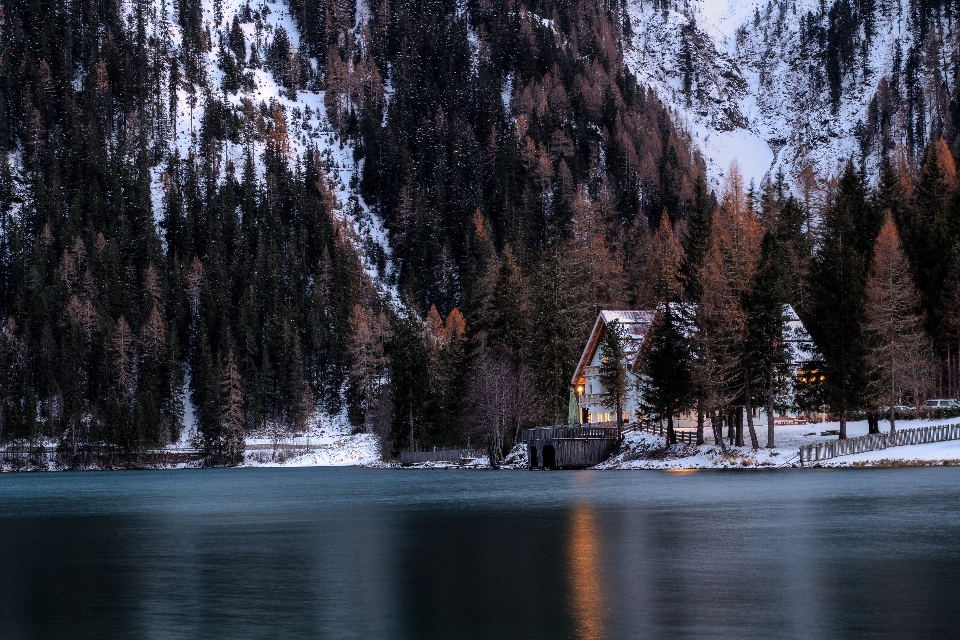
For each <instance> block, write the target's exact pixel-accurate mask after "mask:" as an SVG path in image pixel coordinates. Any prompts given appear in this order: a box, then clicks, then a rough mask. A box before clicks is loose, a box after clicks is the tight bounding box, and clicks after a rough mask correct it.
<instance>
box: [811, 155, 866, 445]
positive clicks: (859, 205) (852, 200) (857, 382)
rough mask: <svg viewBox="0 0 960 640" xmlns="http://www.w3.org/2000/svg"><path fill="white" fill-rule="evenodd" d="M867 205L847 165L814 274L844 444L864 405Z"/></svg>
mask: <svg viewBox="0 0 960 640" xmlns="http://www.w3.org/2000/svg"><path fill="white" fill-rule="evenodd" d="M868 206H869V204H868V203H867V201H866V189H865V185H864V184H863V177H862V176H861V175H859V174H858V173H857V172H856V171H855V170H854V169H853V165H852V163H849V162H848V163H847V167H846V169H845V171H844V174H843V176H842V177H841V179H840V182H839V183H838V186H837V192H836V195H835V196H834V197H833V200H832V202H831V203H830V207H829V208H828V209H827V211H826V214H825V219H824V222H823V241H822V244H821V246H820V249H819V251H818V252H817V255H816V256H815V257H814V261H813V266H812V269H811V286H810V288H811V294H812V296H813V302H812V305H811V307H812V309H811V314H810V316H809V318H810V322H809V323H808V324H809V329H810V332H811V335H812V336H813V339H814V342H815V343H816V344H817V347H818V348H819V349H820V351H821V352H822V353H823V356H824V359H825V361H824V362H823V363H822V364H823V366H822V371H823V374H824V376H825V381H824V392H825V396H826V400H827V403H828V404H829V405H830V407H831V409H832V410H833V411H834V412H835V413H837V414H838V415H839V416H840V438H841V439H844V438H846V437H847V412H848V411H849V410H851V409H853V408H855V407H857V406H860V404H861V403H862V402H863V391H864V389H865V388H866V377H865V375H864V372H865V369H866V366H865V363H864V358H865V355H866V354H865V348H864V341H863V324H864V311H865V309H864V304H865V299H864V298H865V282H864V280H865V277H866V270H865V267H864V264H865V257H864V255H863V253H861V251H860V250H858V244H860V245H862V243H863V240H864V239H865V236H866V234H864V233H862V230H861V229H860V228H858V224H857V223H858V221H859V220H862V219H863V218H864V216H863V215H862V211H863V210H864V209H865V208H867V207H868ZM858 240H859V241H860V242H858Z"/></svg>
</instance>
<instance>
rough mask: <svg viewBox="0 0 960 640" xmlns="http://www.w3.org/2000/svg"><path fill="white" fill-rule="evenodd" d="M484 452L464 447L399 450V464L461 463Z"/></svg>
mask: <svg viewBox="0 0 960 640" xmlns="http://www.w3.org/2000/svg"><path fill="white" fill-rule="evenodd" d="M484 455H486V453H483V452H480V451H469V450H466V449H442V450H439V451H401V452H400V464H423V463H424V462H449V463H450V464H461V463H462V462H463V461H464V460H470V459H476V458H479V457H481V456H484Z"/></svg>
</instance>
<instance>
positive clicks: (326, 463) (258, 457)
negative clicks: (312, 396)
mask: <svg viewBox="0 0 960 640" xmlns="http://www.w3.org/2000/svg"><path fill="white" fill-rule="evenodd" d="M278 443H279V444H280V445H283V447H282V448H279V447H276V446H275V445H276V444H278ZM246 444H247V453H246V459H245V460H244V463H243V464H242V465H241V466H244V467H342V466H351V465H372V464H375V463H377V462H379V461H380V445H379V442H378V441H377V438H376V436H374V435H373V434H370V433H357V434H354V433H352V428H351V426H350V424H349V422H348V421H347V419H346V416H345V415H343V414H340V415H335V416H331V415H328V414H325V413H319V414H318V415H316V416H315V417H314V419H313V420H312V421H311V424H310V428H309V429H308V431H307V432H306V433H305V434H303V435H302V436H297V437H293V438H282V439H279V440H273V439H271V438H265V437H259V438H247V441H246ZM251 445H253V446H258V447H268V448H264V449H257V450H251Z"/></svg>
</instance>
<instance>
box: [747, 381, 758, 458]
mask: <svg viewBox="0 0 960 640" xmlns="http://www.w3.org/2000/svg"><path fill="white" fill-rule="evenodd" d="M744 409H745V410H746V413H747V431H749V432H750V448H751V449H753V450H754V451H756V450H757V449H759V448H760V440H759V439H758V438H757V429H756V427H755V426H754V424H753V407H752V406H750V396H749V395H747V400H746V403H745V406H744Z"/></svg>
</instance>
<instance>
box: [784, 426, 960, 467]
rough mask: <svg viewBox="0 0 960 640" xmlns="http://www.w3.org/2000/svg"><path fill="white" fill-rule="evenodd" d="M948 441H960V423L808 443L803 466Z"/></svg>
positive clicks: (804, 447) (803, 450)
mask: <svg viewBox="0 0 960 640" xmlns="http://www.w3.org/2000/svg"><path fill="white" fill-rule="evenodd" d="M948 440H960V424H941V425H934V426H932V427H919V428H917V429H904V430H902V431H896V432H894V433H874V434H871V435H867V436H860V437H859V438H847V439H846V440H829V441H827V442H817V443H815V444H808V445H804V446H802V447H800V464H801V465H802V464H804V463H807V462H819V461H821V460H829V459H830V458H836V457H838V456H847V455H851V454H854V453H866V452H867V451H879V450H881V449H887V448H889V447H902V446H904V445H911V444H929V443H932V442H946V441H948Z"/></svg>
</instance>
